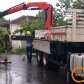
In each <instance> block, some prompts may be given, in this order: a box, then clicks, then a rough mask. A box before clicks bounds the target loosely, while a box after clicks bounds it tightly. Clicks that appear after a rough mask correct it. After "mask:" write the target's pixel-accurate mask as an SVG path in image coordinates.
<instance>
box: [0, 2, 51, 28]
mask: <svg viewBox="0 0 84 84" xmlns="http://www.w3.org/2000/svg"><path fill="white" fill-rule="evenodd" d="M31 7H34V8H31ZM28 8H31V9H33V10H34V9H35V10H36V8H37V9H43V10H46V15H45V16H46V19H45V21H44V28H45V29H46V30H50V28H51V25H52V5H50V4H48V3H46V2H33V3H28V4H25V3H21V4H19V5H16V6H14V7H11V8H9V9H7V10H5V11H3V12H0V17H3V16H5V15H8V14H12V13H15V12H18V11H21V10H27V9H28Z"/></svg>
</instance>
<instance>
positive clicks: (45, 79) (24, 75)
mask: <svg viewBox="0 0 84 84" xmlns="http://www.w3.org/2000/svg"><path fill="white" fill-rule="evenodd" d="M9 57H10V58H9V60H10V61H11V64H8V65H7V68H6V67H5V65H3V64H0V84H66V82H65V76H64V75H63V74H61V73H58V72H56V71H51V70H45V69H44V68H43V67H38V66H37V62H36V58H35V57H33V60H32V63H31V64H29V63H27V62H26V61H23V60H22V58H21V56H18V55H10V56H9ZM6 69H7V70H6Z"/></svg>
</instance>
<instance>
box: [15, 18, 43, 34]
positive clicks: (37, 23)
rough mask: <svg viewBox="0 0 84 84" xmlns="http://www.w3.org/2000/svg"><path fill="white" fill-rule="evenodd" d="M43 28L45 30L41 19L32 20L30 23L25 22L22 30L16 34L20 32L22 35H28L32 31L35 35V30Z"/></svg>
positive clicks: (18, 30)
mask: <svg viewBox="0 0 84 84" xmlns="http://www.w3.org/2000/svg"><path fill="white" fill-rule="evenodd" d="M42 28H43V22H42V20H41V19H38V20H37V19H36V20H30V21H28V22H27V21H24V22H23V23H22V24H21V29H17V30H16V31H15V33H18V32H20V33H21V34H22V33H26V31H30V32H31V33H32V34H33V32H34V30H36V29H42Z"/></svg>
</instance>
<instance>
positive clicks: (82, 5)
mask: <svg viewBox="0 0 84 84" xmlns="http://www.w3.org/2000/svg"><path fill="white" fill-rule="evenodd" d="M73 8H76V9H84V0H75V1H74V2H73Z"/></svg>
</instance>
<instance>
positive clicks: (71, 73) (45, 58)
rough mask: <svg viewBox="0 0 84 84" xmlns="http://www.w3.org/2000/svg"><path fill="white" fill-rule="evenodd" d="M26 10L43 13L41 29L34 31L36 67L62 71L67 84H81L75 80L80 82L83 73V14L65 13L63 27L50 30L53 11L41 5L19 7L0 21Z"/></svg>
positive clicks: (77, 12) (79, 12) (46, 4)
mask: <svg viewBox="0 0 84 84" xmlns="http://www.w3.org/2000/svg"><path fill="white" fill-rule="evenodd" d="M28 8H30V9H29V10H39V9H42V10H45V21H44V27H45V28H44V30H37V31H36V34H35V38H34V40H33V49H34V50H35V52H36V56H37V62H38V65H42V66H44V67H46V68H47V67H49V66H50V67H52V68H55V69H56V70H60V69H63V70H66V71H65V72H66V78H67V83H68V84H71V83H72V81H71V80H72V79H73V80H74V82H76V83H82V82H84V81H83V80H77V79H78V78H79V79H83V78H84V77H82V76H83V72H84V71H83V70H84V69H83V67H84V59H83V58H84V32H83V31H84V10H80V9H69V10H68V14H70V16H71V17H70V19H69V20H68V21H67V25H65V26H58V27H51V26H52V9H53V7H52V5H50V4H48V3H45V2H32V3H27V4H25V3H21V4H19V5H16V6H14V7H11V8H9V9H7V10H5V11H3V12H0V17H3V16H5V15H8V14H12V13H15V12H18V11H21V10H28ZM39 36H40V37H39ZM13 39H14V38H13ZM14 40H15V39H14ZM19 40H20V38H19ZM23 40H26V38H24V39H23ZM76 67H77V68H76ZM74 68H75V69H74Z"/></svg>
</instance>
